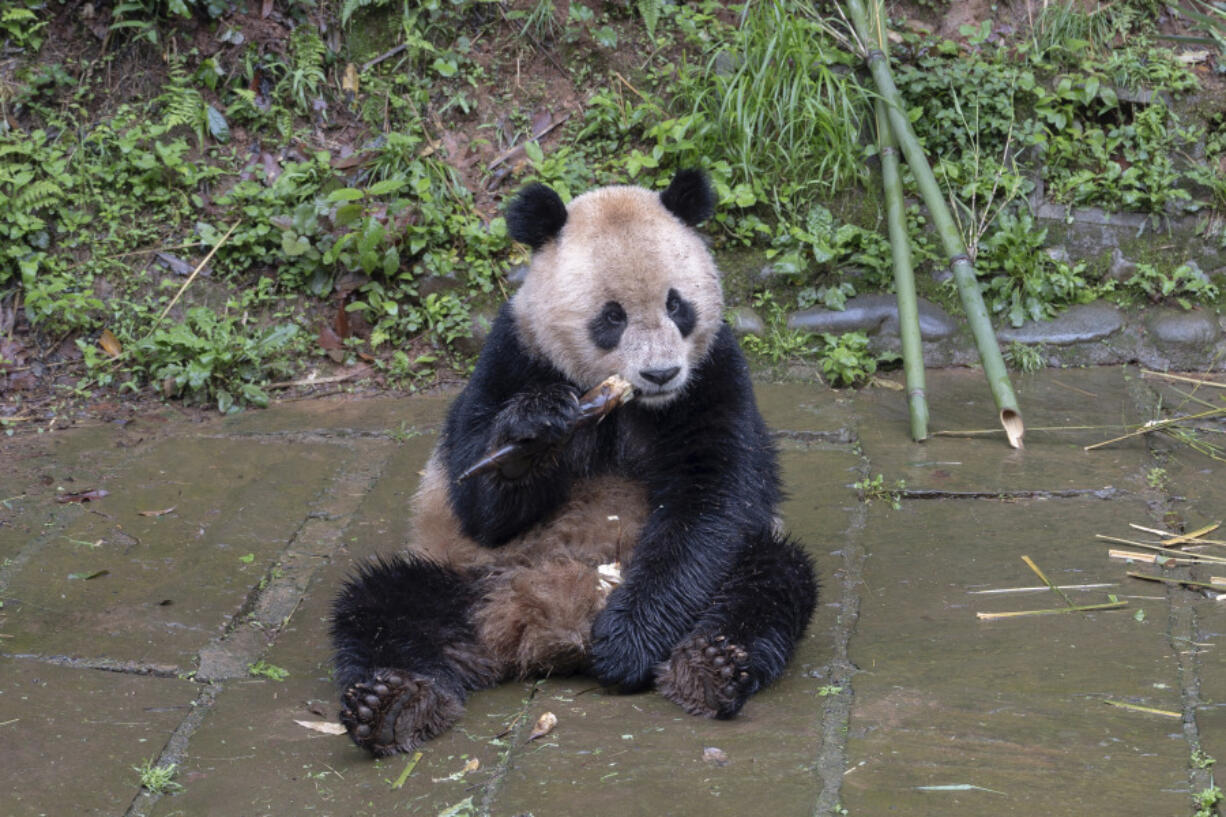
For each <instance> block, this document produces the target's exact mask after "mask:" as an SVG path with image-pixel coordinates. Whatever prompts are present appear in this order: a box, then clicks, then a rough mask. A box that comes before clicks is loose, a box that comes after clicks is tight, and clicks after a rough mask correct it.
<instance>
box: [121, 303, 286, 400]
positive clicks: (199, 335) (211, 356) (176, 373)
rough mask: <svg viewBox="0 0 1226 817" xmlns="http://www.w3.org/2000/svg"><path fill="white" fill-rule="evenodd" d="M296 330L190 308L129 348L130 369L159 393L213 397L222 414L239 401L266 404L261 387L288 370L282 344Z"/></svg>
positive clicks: (211, 398) (204, 308)
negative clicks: (256, 324)
mask: <svg viewBox="0 0 1226 817" xmlns="http://www.w3.org/2000/svg"><path fill="white" fill-rule="evenodd" d="M297 333H298V327H297V326H296V325H295V324H292V323H285V324H281V325H279V326H274V327H270V328H267V329H257V328H255V327H245V326H242V325H240V324H239V323H238V322H236V321H233V320H229V319H227V317H226V316H225V315H219V314H217V313H216V312H214V311H213V310H212V309H209V308H206V307H193V308H191V309H188V310H187V313H186V314H185V315H184V318H183V320H182V322H179V323H175V324H173V325H170V326H160V327H158V328H156V329H154V330H153V332H152V333H150V334H149V335H148V337H145V338H142V339H141V340H139V341H137V342H136V343H134V344H132V345H131V346H130V347H129V349H130V355H131V360H132V368H133V370H135V371H137V372H139V373H141V374H143V376H144V378H145V379H146V380H148V381H149V382H152V383H157V384H160V386H161V391H162V393H163V394H165V395H166V396H168V397H184V398H187V399H192V400H197V401H201V402H209V401H216V404H217V409H218V410H219V411H221V412H222V413H223V414H224V413H227V412H229V411H232V410H234V409H235V408H237V407H238V406H240V405H242V404H244V403H247V404H251V405H256V406H266V405H268V394H267V393H266V392H265V391H264V389H263V388H261V386H262V384H264V383H266V382H267V381H268V379H269V378H270V376H271V375H273V374H279V373H287V372H288V360H287V358H286V356H285V352H286V351H287V349H286V347H287V346H288V344H289V343H290V341H291V340H292V339H293V338H294V336H295V335H296V334H297Z"/></svg>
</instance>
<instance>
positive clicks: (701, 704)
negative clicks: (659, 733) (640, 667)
mask: <svg viewBox="0 0 1226 817" xmlns="http://www.w3.org/2000/svg"><path fill="white" fill-rule="evenodd" d="M659 687H660V691H661V692H662V693H663V694H664V695H665V697H667V698H669V699H670V700H672V701H673V702H675V703H677V704H678V705H680V706H681V708H682V709H684V710H685V711H686V712H689V713H690V714H692V715H703V716H706V717H708V718H730V717H732V716H733V715H735V714H736V713H737V712H739V711H740V709H741V706H742V705H743V704H744V703H745V699H746V698H748V697H749V695H750V693H751V692H753V689H754V683H753V677H752V676H751V675H750V673H749V653H748V652H746V651H745V649H744V648H743V647H741V646H739V645H737V644H734V643H732V642H731V641H729V640H728V638H727V636H724V635H718V634H717V635H697V636H694V637H692V638H690V639H688V640H687V641H684V642H682V643H681V644H680V645H679V646H678V647H677V648H676V649H675V650H673V655H672V658H671V659H670V660H669V662H668V664H667V665H666V666H665V668H664V670H663V671H662V672H661V674H660V678H659Z"/></svg>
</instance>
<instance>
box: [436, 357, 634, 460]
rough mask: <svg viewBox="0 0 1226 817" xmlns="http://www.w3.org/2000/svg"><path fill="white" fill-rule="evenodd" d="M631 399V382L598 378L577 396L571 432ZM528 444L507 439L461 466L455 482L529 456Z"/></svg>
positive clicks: (607, 413)
mask: <svg viewBox="0 0 1226 817" xmlns="http://www.w3.org/2000/svg"><path fill="white" fill-rule="evenodd" d="M632 399H634V386H632V385H630V381H629V380H626V379H625V378H624V377H622V376H621V375H616V374H615V375H612V376H611V377H608V378H606V379H605V380H603V381H601V383H600V384H599V385H597V386H596V387H595V388H593V389H592V390H591V391H589V392H588V393H586V394H584V395H583V396H582V397H580V398H579V414H578V415H577V417H576V419H575V424H574V426H572V427H571V433H574V432H575V431H577V430H579V429H580V428H583V427H584V426H588V425H593V424H595V423H599V422H600V421H601V420H603V419H604V418H605V417H608V416H609V415H610V414H611V413H612V412H613V410H614V409H616V408H617V407H618V406H622V405H625V404H626V403H629V402H630V401H631V400H632ZM530 448H531V445H530V444H528V443H524V442H513V443H507V444H506V445H504V446H502V447H501V448H497V449H495V450H493V451H491V452H489V453H488V454H486V455H485V456H484V457H482V458H481V459H479V460H477V461H476V462H475V463H473V464H472V465H471V466H469V467H468V468H466V469H465V470H464V473H462V474H460V476H459V477H457V478H456V482H463V481H464V480H466V479H468V478H470V477H475V476H476V475H478V474H484V473H486V472H487V471H492V470H494V469H495V468H497V467H498V466H500V465H502V464H503V463H506V462H508V461H510V460H514V459H516V458H518V457H528V456H531V454H532V453H533V452H532V451H531V450H530Z"/></svg>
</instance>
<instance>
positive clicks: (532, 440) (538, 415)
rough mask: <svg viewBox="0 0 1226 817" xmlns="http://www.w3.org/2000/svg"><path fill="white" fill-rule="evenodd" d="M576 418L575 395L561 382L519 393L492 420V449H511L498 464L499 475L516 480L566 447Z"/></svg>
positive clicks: (576, 395)
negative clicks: (541, 461) (548, 456)
mask: <svg viewBox="0 0 1226 817" xmlns="http://www.w3.org/2000/svg"><path fill="white" fill-rule="evenodd" d="M578 419H579V393H578V391H577V390H576V389H575V388H574V387H573V386H569V385H567V384H565V383H554V384H551V385H549V386H545V387H543V388H539V389H532V390H530V391H524V392H520V393H519V394H517V395H515V396H514V397H512V398H511V399H510V400H509V401H507V404H506V405H505V406H504V407H503V408H502V411H500V412H498V416H497V417H496V418H495V419H494V429H493V440H494V448H495V449H496V450H497V449H502V448H505V447H507V446H511V447H512V448H513V450H512V451H511V452H509V453H508V454H506V455H504V456H503V457H502V458H501V459H500V461H499V464H498V469H499V471H500V472H501V474H502V475H503V476H504V477H506V478H508V479H518V478H520V477H522V476H524V475H525V474H526V473H528V472H529V471H530V470H532V468H533V467H534V465H536V464H537V463H538V462H539V461H540V460H541V459H542V458H544V457H546V456H547V455H549V454H550V453H554V452H556V451H557V450H558V449H559V448H561V447H562V446H563V445H565V444H566V442H567V441H568V440H569V439H570V437H571V435H572V434H573V433H574V430H575V424H576V422H577V421H578Z"/></svg>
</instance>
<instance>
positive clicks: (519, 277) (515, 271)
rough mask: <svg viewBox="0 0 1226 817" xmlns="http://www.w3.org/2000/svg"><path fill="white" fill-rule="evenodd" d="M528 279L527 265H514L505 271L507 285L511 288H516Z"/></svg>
mask: <svg viewBox="0 0 1226 817" xmlns="http://www.w3.org/2000/svg"><path fill="white" fill-rule="evenodd" d="M527 277H528V265H527V264H516V265H515V266H513V267H511V268H510V269H509V270H507V283H508V284H510V285H511V286H513V287H518V286H519V285H520V284H522V283H523V282H524V279H525V278H527Z"/></svg>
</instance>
